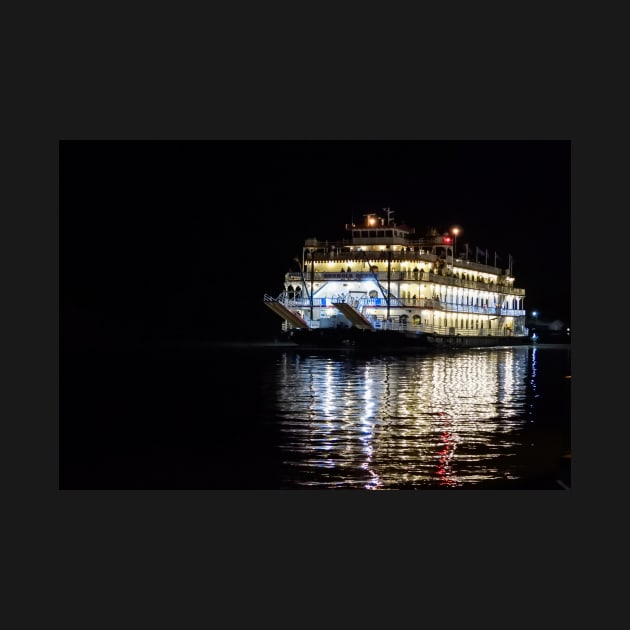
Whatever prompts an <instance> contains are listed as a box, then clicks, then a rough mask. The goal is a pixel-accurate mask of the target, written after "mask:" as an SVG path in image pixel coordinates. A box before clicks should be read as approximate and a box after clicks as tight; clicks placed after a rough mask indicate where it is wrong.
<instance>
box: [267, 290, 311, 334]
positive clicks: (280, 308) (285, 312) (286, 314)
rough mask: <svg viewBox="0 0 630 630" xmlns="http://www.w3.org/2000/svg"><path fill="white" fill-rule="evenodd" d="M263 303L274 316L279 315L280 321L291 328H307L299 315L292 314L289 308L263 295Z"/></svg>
mask: <svg viewBox="0 0 630 630" xmlns="http://www.w3.org/2000/svg"><path fill="white" fill-rule="evenodd" d="M264 303H265V305H266V306H268V307H269V308H270V309H271V310H272V311H273V312H274V313H275V314H276V315H279V316H280V317H282V319H284V320H286V321H287V322H289V324H291V326H292V327H293V328H308V324H307V323H306V321H305V320H304V319H303V318H302V317H300V315H298V314H297V313H294V312H293V311H292V310H291V309H290V308H287V307H286V306H285V305H284V304H282V302H278V300H277V299H276V298H272V297H271V296H269V295H265V299H264Z"/></svg>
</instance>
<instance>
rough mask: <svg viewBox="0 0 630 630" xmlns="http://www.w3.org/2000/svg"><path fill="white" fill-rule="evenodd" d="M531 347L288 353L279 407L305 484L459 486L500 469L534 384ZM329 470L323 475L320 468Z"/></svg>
mask: <svg viewBox="0 0 630 630" xmlns="http://www.w3.org/2000/svg"><path fill="white" fill-rule="evenodd" d="M535 359H536V354H535V349H533V350H532V349H531V348H504V349H485V350H474V351H462V352H461V353H444V354H441V355H428V356H427V355H424V356H423V355H419V356H418V355H412V356H405V357H396V358H376V359H360V358H352V357H348V356H346V355H343V354H342V355H339V356H334V355H333V356H328V357H326V356H318V355H312V356H302V355H296V356H291V355H286V357H285V359H284V361H283V363H282V365H281V366H280V369H279V373H278V376H279V390H278V401H277V405H278V407H279V408H280V411H281V423H280V426H281V430H282V432H283V434H284V437H285V443H286V450H287V452H290V453H291V454H292V456H294V457H295V458H296V461H292V462H289V463H290V464H291V465H294V466H295V467H296V469H298V470H300V471H302V473H304V477H305V481H304V483H306V484H313V485H325V486H326V487H332V486H339V487H357V488H366V489H379V488H395V487H400V486H401V485H405V484H406V485H409V484H412V485H416V486H422V485H423V484H426V485H433V486H435V485H445V486H461V485H464V484H471V483H476V482H478V481H483V480H487V479H493V478H496V477H497V475H499V474H500V473H499V467H498V464H497V460H498V458H500V457H503V456H509V455H510V454H511V449H513V447H514V440H513V438H511V434H512V433H513V432H514V431H515V430H517V429H520V428H522V426H523V425H524V423H525V422H526V417H527V399H528V398H527V397H528V395H530V396H531V392H532V391H533V390H534V388H535V364H536V361H535ZM323 470H325V471H326V474H325V476H324V477H323V478H322V476H321V475H322V471H323Z"/></svg>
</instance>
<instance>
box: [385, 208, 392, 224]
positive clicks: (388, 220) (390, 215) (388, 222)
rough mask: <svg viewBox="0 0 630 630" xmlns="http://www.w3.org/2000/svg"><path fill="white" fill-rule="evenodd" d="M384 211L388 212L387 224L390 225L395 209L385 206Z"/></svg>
mask: <svg viewBox="0 0 630 630" xmlns="http://www.w3.org/2000/svg"><path fill="white" fill-rule="evenodd" d="M383 211H384V212H386V213H387V225H389V224H390V223H391V220H392V214H394V211H393V210H392V209H391V208H383Z"/></svg>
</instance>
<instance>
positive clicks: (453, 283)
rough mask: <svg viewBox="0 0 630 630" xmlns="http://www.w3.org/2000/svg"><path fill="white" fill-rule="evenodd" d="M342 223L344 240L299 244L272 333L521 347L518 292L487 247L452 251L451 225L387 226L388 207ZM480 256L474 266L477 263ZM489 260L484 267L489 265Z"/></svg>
mask: <svg viewBox="0 0 630 630" xmlns="http://www.w3.org/2000/svg"><path fill="white" fill-rule="evenodd" d="M383 211H384V212H383V213H367V214H365V215H364V217H363V218H364V220H363V221H362V222H361V223H357V224H355V223H350V224H347V225H346V226H345V227H346V230H347V232H349V238H347V239H343V240H340V241H321V240H318V239H317V238H307V239H306V240H305V241H304V244H303V246H302V250H301V253H300V255H299V256H296V257H295V258H294V259H293V262H292V268H291V269H289V270H288V271H287V272H286V274H285V276H284V283H283V289H282V292H281V293H280V294H279V295H278V296H277V297H272V296H271V295H265V296H264V298H263V301H264V304H265V305H266V306H267V307H268V308H270V309H271V310H272V311H273V312H274V313H276V314H277V315H278V316H279V317H280V318H281V320H282V324H281V331H280V333H281V336H282V337H283V338H284V339H285V340H287V341H291V342H294V343H296V344H298V345H300V346H312V347H315V348H318V347H321V348H329V347H335V348H375V349H376V348H393V349H416V350H420V349H431V348H436V347H445V348H448V347H453V348H456V347H467V348H470V347H484V346H503V345H508V346H513V345H521V344H527V343H529V341H530V339H529V331H528V329H527V328H526V326H525V316H526V312H525V310H524V309H525V306H524V301H525V290H524V289H523V288H518V287H516V286H515V278H514V276H513V273H512V259H511V256H509V257H508V263H509V264H508V267H507V268H502V267H497V266H496V262H497V256H496V254H495V259H494V262H495V264H494V265H493V264H489V262H488V250H485V252H484V251H482V250H480V248H479V247H477V248H476V251H475V256H474V257H473V256H472V255H471V252H469V251H468V250H469V248H468V245H466V247H465V251H464V252H458V251H457V250H456V246H457V236H458V234H460V233H461V229H460V228H458V227H455V228H451V229H450V230H449V231H448V232H444V233H439V232H438V231H437V230H435V229H430V230H429V231H428V233H427V234H426V235H425V236H423V237H421V238H415V228H413V227H410V226H408V225H405V224H397V223H396V221H395V220H394V219H393V214H394V213H393V211H392V210H391V209H390V208H384V209H383ZM480 252H481V258H482V260H481V261H479V257H480ZM491 262H492V261H491Z"/></svg>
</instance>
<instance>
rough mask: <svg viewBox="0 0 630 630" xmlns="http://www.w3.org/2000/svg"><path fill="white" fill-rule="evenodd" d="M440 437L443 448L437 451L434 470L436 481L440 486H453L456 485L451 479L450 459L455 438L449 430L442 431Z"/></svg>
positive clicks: (453, 449)
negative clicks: (437, 457)
mask: <svg viewBox="0 0 630 630" xmlns="http://www.w3.org/2000/svg"><path fill="white" fill-rule="evenodd" d="M440 437H441V438H442V442H443V444H444V448H442V450H441V451H439V452H438V455H439V460H438V467H437V470H436V474H437V478H438V482H439V484H440V485H441V486H454V485H457V481H456V480H455V479H453V471H452V470H451V465H450V459H451V457H452V456H453V453H454V452H455V440H454V439H453V434H452V433H451V432H450V431H443V432H442V435H441V436H440Z"/></svg>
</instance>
